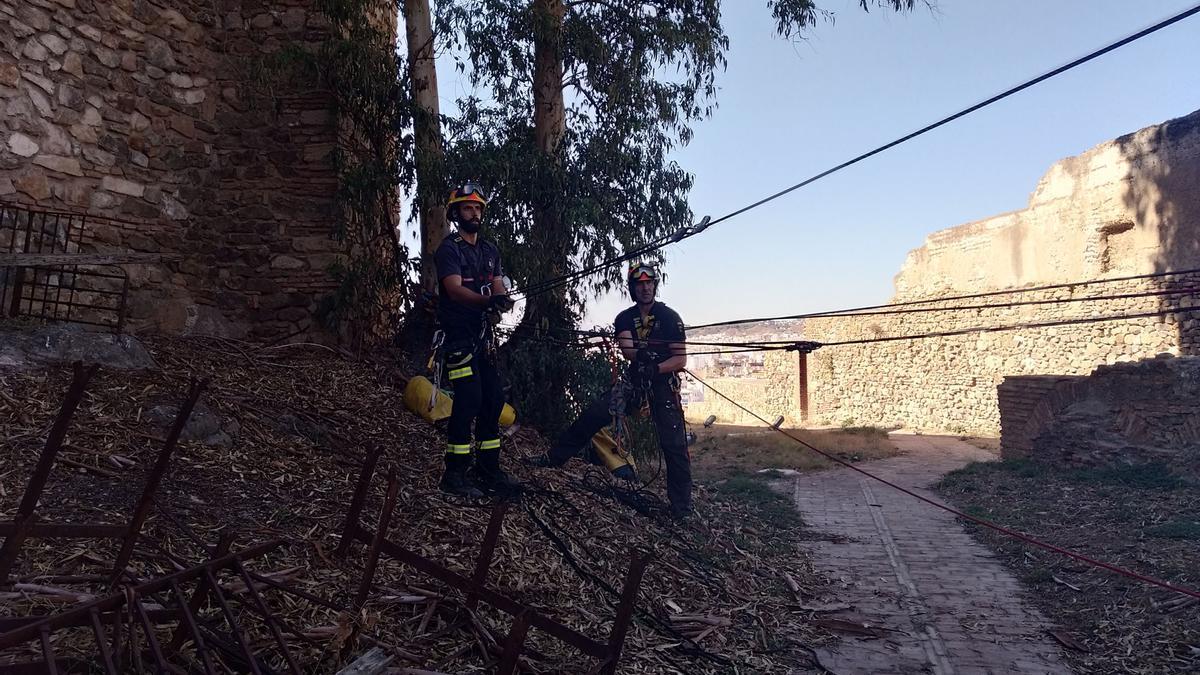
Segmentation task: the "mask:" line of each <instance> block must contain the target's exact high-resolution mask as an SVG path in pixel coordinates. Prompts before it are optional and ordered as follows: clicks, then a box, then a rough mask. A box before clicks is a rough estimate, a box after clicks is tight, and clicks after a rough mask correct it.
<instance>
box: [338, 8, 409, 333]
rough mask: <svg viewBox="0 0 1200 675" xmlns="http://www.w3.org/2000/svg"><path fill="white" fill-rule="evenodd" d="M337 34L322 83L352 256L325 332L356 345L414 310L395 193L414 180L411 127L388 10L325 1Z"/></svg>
mask: <svg viewBox="0 0 1200 675" xmlns="http://www.w3.org/2000/svg"><path fill="white" fill-rule="evenodd" d="M320 6H321V10H322V11H323V12H324V13H325V15H326V16H327V17H328V18H329V20H330V22H331V23H332V24H333V26H334V30H333V34H332V37H330V38H329V39H328V40H327V41H326V42H325V43H324V44H323V45H322V46H321V53H320V64H321V69H320V75H321V78H320V81H321V83H322V84H323V85H324V86H325V87H327V88H328V89H329V90H330V91H331V93H332V94H333V98H334V102H335V114H336V119H337V120H338V128H339V134H338V145H337V150H336V151H335V153H334V165H335V167H336V170H337V173H338V189H337V193H336V200H337V205H338V207H339V208H338V213H337V216H338V219H337V227H336V229H335V235H336V236H337V237H338V239H339V240H340V241H342V242H344V243H345V244H346V246H347V249H348V251H349V253H350V255H349V257H348V259H347V262H346V263H345V264H342V265H335V266H333V267H331V268H330V273H331V274H332V275H333V277H334V279H335V280H337V282H338V289H337V290H336V291H335V292H334V293H333V294H332V295H331V296H330V297H329V298H328V299H327V301H326V302H325V303H323V305H322V307H323V309H324V310H325V312H324V314H323V318H324V319H325V321H326V324H327V325H330V326H341V325H348V327H350V328H351V330H352V333H353V335H354V336H355V337H356V338H358V339H365V340H367V341H370V342H379V341H381V340H383V339H385V338H386V337H388V335H389V332H390V330H391V329H392V327H394V326H395V325H396V324H397V323H398V321H399V317H400V314H401V313H402V312H403V311H404V310H405V309H407V308H408V307H410V306H411V305H412V297H413V296H412V289H411V287H410V285H409V284H408V283H407V280H408V279H409V278H410V273H411V271H412V267H411V263H410V261H409V256H408V254H407V249H406V248H405V246H404V245H403V244H401V243H400V240H399V235H398V232H397V229H396V225H397V223H396V213H397V207H398V204H397V186H398V185H404V186H411V185H412V184H413V182H414V180H415V175H414V165H413V161H412V138H411V136H410V135H406V134H404V133H402V132H401V130H402V129H405V128H408V127H409V126H410V124H411V119H412V105H411V101H410V98H409V95H408V88H407V87H406V86H405V84H404V82H403V81H402V80H401V79H400V73H402V72H404V71H405V69H404V67H403V62H402V60H401V59H400V57H399V56H398V55H397V54H396V50H395V44H394V38H393V36H392V35H390V34H389V33H388V32H387V31H385V30H383V29H382V28H381V25H382V24H381V23H380V22H379V21H378V20H377V16H378V15H377V14H376V12H378V11H379V10H380V9H387V8H388V7H390V3H380V2H378V1H377V0H322V2H321V5H320Z"/></svg>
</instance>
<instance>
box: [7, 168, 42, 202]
mask: <svg viewBox="0 0 1200 675" xmlns="http://www.w3.org/2000/svg"><path fill="white" fill-rule="evenodd" d="M13 186H15V187H16V189H17V190H19V191H20V192H24V193H25V194H27V195H29V196H30V197H32V198H33V199H35V200H39V201H40V200H43V199H48V198H49V197H50V183H49V182H48V181H47V180H46V176H44V175H43V174H41V173H29V174H25V175H24V176H20V177H18V178H14V179H13Z"/></svg>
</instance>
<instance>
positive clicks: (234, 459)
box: [0, 338, 830, 673]
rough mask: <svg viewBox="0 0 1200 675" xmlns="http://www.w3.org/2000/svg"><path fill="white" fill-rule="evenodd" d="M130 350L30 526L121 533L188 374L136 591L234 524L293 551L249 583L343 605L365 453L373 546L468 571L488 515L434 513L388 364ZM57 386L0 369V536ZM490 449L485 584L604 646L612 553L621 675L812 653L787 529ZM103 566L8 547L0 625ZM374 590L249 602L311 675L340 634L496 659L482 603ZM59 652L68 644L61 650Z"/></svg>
mask: <svg viewBox="0 0 1200 675" xmlns="http://www.w3.org/2000/svg"><path fill="white" fill-rule="evenodd" d="M149 346H150V348H151V351H152V353H153V354H154V357H155V358H156V359H157V361H158V363H159V364H160V366H161V369H160V370H159V371H158V372H139V373H127V372H117V371H112V370H101V372H100V373H99V374H98V375H97V376H96V378H95V379H94V380H93V382H92V384H91V386H90V387H89V390H88V394H87V396H86V398H85V399H84V402H83V404H82V405H81V407H80V410H79V412H78V413H77V415H76V417H75V422H74V423H73V425H72V429H71V432H70V434H69V438H68V442H67V446H66V447H65V448H64V451H63V453H62V455H61V459H60V462H59V463H58V465H57V466H56V467H55V470H54V472H53V474H52V478H51V484H50V485H49V486H48V488H47V491H46V494H45V497H44V498H43V500H42V507H41V508H40V510H39V513H40V514H41V516H42V518H43V519H44V520H52V521H66V520H74V521H79V520H89V521H100V522H109V523H122V522H124V521H125V520H127V518H128V513H129V510H130V508H131V505H132V502H133V500H135V499H136V496H137V494H138V493H139V491H140V489H141V478H142V476H143V474H144V472H145V471H146V470H147V469H148V464H149V463H150V461H151V460H152V458H153V457H154V454H155V453H156V451H157V450H158V448H159V447H160V446H161V437H162V435H163V434H164V430H163V423H162V421H161V419H162V418H163V417H164V414H163V411H164V410H166V411H168V412H169V411H170V406H173V405H177V404H178V403H179V401H180V399H181V398H182V395H183V393H184V392H185V391H186V387H187V383H188V379H189V378H190V377H208V378H211V385H210V387H209V389H208V391H207V393H206V394H205V396H204V398H203V399H202V408H201V410H200V416H201V418H203V426H205V427H206V428H205V429H203V430H201V431H200V432H197V433H196V434H193V436H195V437H196V438H197V439H199V440H191V441H185V442H183V443H182V444H181V446H180V448H179V449H178V450H177V452H176V454H175V457H174V458H173V460H172V466H171V470H170V471H169V473H168V476H167V478H166V479H165V481H164V483H163V486H162V487H161V488H160V490H159V494H158V498H157V506H156V509H155V512H154V514H153V516H152V517H151V520H150V521H149V523H148V525H147V527H146V529H145V530H144V536H143V538H142V542H141V543H140V544H139V546H138V548H137V555H136V556H135V558H134V563H133V565H132V566H131V569H130V571H131V572H132V573H133V574H134V575H136V576H138V577H140V578H149V577H151V576H155V575H160V574H162V573H165V572H169V571H172V570H174V569H179V568H181V567H184V566H189V565H192V564H195V563H196V562H199V561H200V560H203V559H205V557H206V556H207V555H208V553H207V551H206V549H205V547H211V546H212V545H213V543H214V542H215V541H216V540H217V537H218V533H219V531H220V530H222V529H223V528H232V529H235V530H236V531H237V532H238V533H239V543H240V544H241V545H247V544H250V543H253V542H259V541H263V540H266V539H270V538H275V537H283V538H288V539H289V540H291V541H292V542H293V543H292V544H291V545H290V546H288V547H286V548H285V549H282V551H281V552H279V553H276V554H273V555H271V556H269V557H268V558H266V559H263V560H259V561H254V562H253V563H252V564H250V565H249V567H250V568H251V569H253V570H254V571H256V572H258V573H259V574H264V575H269V576H270V577H271V578H272V579H273V580H275V581H277V582H284V583H286V584H289V585H292V586H294V587H296V588H298V589H300V590H302V591H305V592H308V593H311V594H313V595H315V596H319V597H321V598H325V599H328V600H331V601H332V603H333V604H335V605H338V606H341V607H346V606H349V604H350V602H351V600H352V599H353V596H354V592H355V589H356V587H357V584H358V582H359V579H360V578H361V574H362V569H363V558H364V550H363V548H364V547H363V546H361V545H355V546H354V547H352V548H351V553H350V554H349V555H348V556H347V558H346V559H344V560H339V559H336V558H335V557H334V556H333V549H334V548H335V547H336V545H337V543H338V533H339V531H340V528H341V525H342V521H343V518H344V516H345V513H346V508H347V504H348V502H349V498H350V494H351V492H352V490H353V488H354V483H355V480H356V479H357V476H358V471H359V465H360V463H361V459H362V457H363V455H364V447H365V444H366V443H368V442H373V443H377V444H379V445H380V446H381V447H383V448H385V453H384V459H383V460H382V461H381V466H380V469H381V471H380V473H381V474H386V472H388V471H389V470H390V471H394V472H395V474H396V475H397V477H398V478H399V479H400V482H401V484H402V489H401V491H400V497H399V502H398V507H397V510H396V515H395V516H394V518H393V521H392V527H391V528H390V531H389V533H388V537H389V539H390V540H391V541H393V542H396V543H397V544H399V545H401V546H404V547H407V548H409V549H411V550H414V551H416V552H418V553H420V554H422V555H424V556H425V557H427V558H430V559H432V560H434V561H437V562H439V563H441V564H443V565H445V566H447V567H449V568H451V569H453V570H455V571H458V572H460V573H463V574H467V575H469V574H470V571H471V569H472V566H473V562H474V557H475V555H476V553H477V551H478V548H479V541H480V539H481V538H482V536H483V531H484V528H485V526H486V522H487V518H488V515H489V512H488V509H487V508H486V506H481V505H468V504H461V503H452V502H451V501H449V500H447V499H445V498H443V496H442V495H441V493H439V492H438V491H437V489H436V481H437V478H438V477H439V475H440V470H441V452H442V447H443V443H444V437H443V436H442V434H440V433H438V432H436V431H435V430H434V429H433V428H432V427H430V426H428V425H427V424H425V423H424V422H423V421H422V420H420V419H419V418H417V417H416V416H414V415H411V414H409V413H408V412H407V411H405V409H404V407H403V404H402V401H401V391H402V388H403V383H404V382H403V378H402V376H401V375H400V374H399V373H398V372H397V371H395V370H394V369H393V368H392V367H391V366H390V365H388V364H384V363H381V362H362V361H350V360H347V359H343V358H341V357H340V356H338V355H336V354H331V353H328V352H326V351H324V350H321V349H317V348H315V347H306V346H288V347H283V348H276V349H259V348H255V347H252V346H249V345H245V344H241V343H236V342H232V341H224V340H215V339H209V338H205V339H201V338H189V339H172V340H166V339H155V340H153V341H151V342H150V343H149ZM69 381H70V371H69V368H65V367H64V368H58V369H54V370H51V371H48V372H47V371H40V372H24V373H12V372H7V373H6V372H2V371H0V394H2V395H0V436H2V437H3V438H4V439H5V440H4V446H3V455H4V459H5V461H4V462H2V463H0V519H7V518H11V516H12V514H13V511H14V509H15V505H16V503H17V501H18V500H19V499H20V496H21V495H20V494H19V493H20V491H21V490H22V489H23V487H24V483H25V481H26V480H27V478H28V476H29V473H30V471H31V467H32V463H33V461H34V460H35V459H36V457H37V454H38V452H39V451H40V449H41V446H42V443H43V442H44V439H45V433H46V430H47V428H48V426H49V423H50V420H51V419H52V418H53V416H54V414H55V412H56V411H57V408H58V405H59V403H60V401H61V397H62V394H63V392H64V391H65V389H66V386H67V384H68V383H69ZM166 417H168V418H169V415H166ZM507 443H508V445H507V450H506V451H505V452H506V454H505V456H506V458H507V459H506V460H505V461H506V464H507V466H508V467H509V469H510V470H512V471H513V472H514V473H516V474H517V475H518V477H519V478H520V479H522V480H523V481H525V482H526V483H527V484H528V485H529V487H530V489H529V491H528V492H527V494H526V496H525V498H524V500H523V502H522V503H521V504H520V505H519V506H517V507H514V508H512V509H510V511H509V515H508V517H507V519H506V520H505V524H504V529H503V531H502V534H501V538H500V545H499V547H498V549H497V552H496V555H495V558H494V563H493V565H492V570H491V575H490V579H491V584H492V586H493V587H494V588H497V589H499V590H501V591H502V592H504V593H506V594H508V595H509V596H511V597H513V598H515V599H517V600H519V601H521V602H523V603H525V604H527V605H530V606H532V607H535V608H537V609H538V610H539V611H542V612H543V613H545V614H546V615H548V616H550V617H551V618H554V619H556V620H558V621H561V622H563V623H565V624H566V625H568V626H570V627H572V628H574V629H576V630H579V631H580V632H583V633H584V634H587V635H589V636H592V637H593V638H596V639H604V638H605V637H606V636H607V634H608V629H609V625H610V623H611V621H612V618H613V615H614V607H615V604H616V598H615V597H614V596H613V595H612V593H611V592H610V588H616V589H619V588H620V586H621V583H622V580H623V577H624V573H625V570H626V568H627V567H628V564H629V552H630V549H631V547H634V546H636V547H640V548H643V549H646V550H651V551H653V552H654V553H655V555H656V558H655V560H654V562H652V563H651V566H650V568H649V571H648V572H647V575H646V577H645V580H644V581H643V584H642V590H641V594H640V596H639V602H638V608H639V614H638V620H637V621H636V622H635V623H634V625H633V626H632V628H631V630H630V632H629V635H628V637H627V640H626V643H625V652H624V657H623V658H622V662H621V663H622V667H621V670H620V672H626V673H669V672H686V673H707V672H714V673H715V672H744V673H751V672H753V673H784V672H806V670H807V669H808V668H809V663H810V661H809V659H808V656H807V653H808V652H807V648H806V645H812V644H817V643H820V642H822V641H825V640H828V639H830V638H829V637H828V635H827V634H826V633H824V632H823V631H821V630H820V629H819V628H817V627H816V626H815V625H813V624H812V623H811V620H812V619H813V613H812V612H811V611H808V610H805V609H803V608H802V607H801V605H802V604H804V603H802V600H809V601H811V600H813V596H815V595H819V594H820V592H821V588H822V586H821V584H820V581H819V580H818V579H817V578H816V577H815V576H814V574H813V573H812V571H811V569H810V568H809V567H808V565H807V563H806V562H805V561H804V560H803V558H801V557H800V556H799V555H798V554H797V553H796V551H795V549H794V546H793V543H794V542H795V541H796V539H797V538H798V537H799V535H800V532H799V531H798V529H796V528H793V529H789V530H786V531H780V530H778V529H776V526H772V525H771V524H769V523H764V522H760V521H759V519H758V518H757V515H756V512H755V511H754V509H753V507H751V506H748V505H745V504H741V503H739V502H734V501H719V500H714V499H712V498H711V494H710V493H708V492H707V491H706V490H705V489H704V487H703V486H701V487H699V488H698V493H697V510H698V516H697V518H696V519H695V520H694V521H693V522H692V523H690V524H689V525H688V526H686V527H675V526H672V525H671V524H670V523H669V522H668V521H666V520H664V519H661V518H657V517H646V516H643V515H640V514H638V513H637V512H636V511H634V510H633V509H631V508H629V507H628V506H625V505H623V504H620V503H618V502H615V501H614V500H613V499H611V497H610V496H608V495H606V494H604V489H603V487H604V486H605V484H606V483H605V481H606V480H607V478H606V477H605V476H604V474H603V472H601V471H599V470H596V469H591V468H586V467H583V466H582V465H581V464H578V463H572V465H570V466H569V467H568V468H567V469H566V470H563V471H548V470H538V471H535V470H532V469H528V468H526V467H525V466H524V465H522V464H520V463H519V458H520V457H522V456H529V455H531V454H533V453H535V452H540V451H542V450H543V449H544V446H543V441H542V440H541V439H540V437H538V436H537V435H535V434H533V433H529V432H527V431H520V432H518V433H517V434H515V435H514V436H513V437H512V438H511V439H509V441H507ZM10 460H12V461H10ZM654 471H655V470H654V468H653V467H651V468H650V469H649V472H650V473H651V474H653V473H654ZM585 478H586V480H585ZM661 482H662V481H661V480H660V481H659V482H658V484H657V485H656V486H655V489H659V488H661ZM382 499H383V481H382V480H380V479H377V480H376V481H375V483H374V485H373V486H372V491H371V495H370V497H369V499H368V504H367V507H366V509H365V510H364V517H363V522H364V525H366V526H367V527H369V528H370V527H373V525H374V519H375V518H376V517H377V515H378V513H379V511H380V508H381V503H382ZM235 548H236V547H235ZM114 554H115V548H114V545H113V543H111V542H98V541H93V540H75V541H70V542H65V541H51V540H42V541H36V542H31V543H28V544H26V547H25V551H24V553H23V554H22V557H21V559H20V561H19V562H18V566H17V568H16V576H17V577H18V581H19V582H20V583H21V584H22V585H21V586H11V587H9V588H6V589H2V590H3V594H0V608H3V614H5V615H9V616H13V615H16V616H21V615H25V614H29V613H34V612H38V613H41V612H47V611H52V610H54V609H57V608H61V607H63V606H64V605H65V604H68V603H72V602H78V601H79V600H80V599H82V597H83V596H84V595H87V594H95V593H102V592H103V588H102V587H101V586H98V585H96V584H91V585H89V584H87V583H79V584H70V583H64V584H58V585H45V584H39V578H40V579H42V580H44V579H45V578H46V575H60V576H61V575H75V576H78V577H79V578H80V579H84V580H86V579H87V578H88V576H87V575H89V574H97V573H101V572H102V571H103V569H104V565H105V564H109V565H111V562H112V560H113V557H114ZM375 579H376V586H375V588H374V589H373V592H372V594H371V596H370V598H369V600H368V602H367V603H366V606H365V607H364V608H363V610H362V611H361V612H358V613H357V614H354V615H351V614H350V613H347V612H339V611H336V610H335V609H332V608H329V607H322V606H320V605H318V604H317V603H315V602H313V601H310V600H305V599H302V598H298V597H295V596H291V595H287V594H283V593H281V592H279V591H277V590H273V589H271V588H269V587H268V586H267V585H266V584H265V583H264V585H263V589H264V590H263V593H264V595H265V596H266V597H267V598H268V599H269V602H270V604H271V606H272V608H273V609H274V610H275V611H277V612H278V613H279V615H280V616H281V617H283V618H284V619H286V621H287V622H288V623H289V624H290V625H291V626H292V627H294V628H295V629H296V632H298V633H302V634H304V635H306V636H307V637H308V638H310V639H312V640H313V641H314V643H307V642H303V641H301V640H299V639H297V640H296V641H295V642H294V644H293V647H294V650H295V652H296V653H297V655H298V656H299V657H300V660H301V662H302V663H307V664H309V665H310V666H312V667H313V669H314V670H315V671H319V672H332V671H334V670H336V669H337V664H338V658H339V651H340V647H341V643H342V641H344V640H345V639H346V637H347V636H348V635H350V633H351V629H352V628H354V627H358V629H359V630H360V632H361V634H362V635H363V636H364V642H365V643H366V645H358V644H356V645H351V647H352V648H350V649H347V650H345V653H346V655H349V656H352V655H354V654H356V653H359V652H362V651H364V650H365V649H366V648H367V645H370V644H378V645H379V646H382V647H383V648H384V649H385V651H386V652H387V653H388V654H389V655H391V656H393V657H394V661H393V665H394V666H396V667H397V668H399V667H402V666H403V667H409V668H417V669H423V670H428V671H434V672H486V671H487V670H488V667H489V664H490V663H494V660H495V656H496V653H497V649H498V644H499V643H501V642H502V641H503V637H504V634H505V633H506V632H507V630H508V626H509V624H510V621H511V620H510V619H509V618H508V617H507V616H505V615H503V614H501V613H498V612H496V611H493V610H491V609H489V608H486V607H485V606H481V607H480V608H479V609H478V610H475V611H471V610H468V609H467V606H466V604H465V603H464V598H463V597H461V594H459V593H458V592H457V591H454V590H452V589H448V588H446V587H444V586H442V585H440V584H439V583H437V582H435V581H433V580H431V579H429V578H424V577H422V576H421V575H420V574H418V573H417V572H415V571H414V570H412V569H409V568H406V567H404V566H402V565H401V564H399V563H397V562H394V561H390V560H388V559H387V558H386V557H384V558H383V559H381V562H380V569H379V572H378V573H377V575H376V577H375ZM226 581H228V582H229V586H228V587H229V590H230V591H231V592H235V593H236V592H239V591H241V592H244V591H245V584H244V583H243V582H237V581H234V579H233V577H232V576H230V577H227V578H226ZM239 584H240V586H239ZM247 623H249V621H247ZM60 639H61V641H62V643H63V644H60V645H56V649H59V650H62V649H68V648H69V647H70V639H71V637H70V635H69V634H66V633H65V634H63V636H62V637H61V638H60ZM255 639H256V640H266V635H265V633H264V634H262V635H258V634H256V635H255ZM264 644H265V642H264ZM527 645H528V647H529V650H528V651H527V652H526V656H525V657H524V659H523V661H522V665H523V667H524V670H525V671H526V672H533V673H556V672H563V673H566V672H570V673H579V672H587V671H588V670H589V669H591V668H593V667H594V666H595V664H594V663H590V662H588V660H587V659H585V658H584V657H582V656H581V655H579V654H578V653H576V652H573V651H572V650H571V648H569V647H566V646H564V645H562V644H561V643H557V642H555V641H553V640H551V639H550V638H548V637H547V636H545V635H542V634H540V633H539V632H538V631H536V630H535V631H532V632H531V634H530V639H529V642H528V643H527ZM398 672H402V670H401V671H398Z"/></svg>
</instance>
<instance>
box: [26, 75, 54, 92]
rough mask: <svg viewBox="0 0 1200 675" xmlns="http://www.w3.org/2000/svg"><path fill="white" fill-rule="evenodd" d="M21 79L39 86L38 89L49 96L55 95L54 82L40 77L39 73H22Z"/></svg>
mask: <svg viewBox="0 0 1200 675" xmlns="http://www.w3.org/2000/svg"><path fill="white" fill-rule="evenodd" d="M21 77H23V78H25V79H26V80H29V81H30V82H32V83H34V84H36V85H37V86H38V89H41V90H42V91H44V92H46V93H47V94H53V93H54V81H53V80H51V79H49V78H47V77H42V76H41V75H38V74H37V73H34V72H31V71H28V70H27V71H25V72H23V73H21Z"/></svg>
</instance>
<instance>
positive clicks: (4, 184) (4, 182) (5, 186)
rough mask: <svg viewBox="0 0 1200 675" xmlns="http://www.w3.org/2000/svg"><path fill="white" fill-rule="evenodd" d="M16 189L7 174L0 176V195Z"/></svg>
mask: <svg viewBox="0 0 1200 675" xmlns="http://www.w3.org/2000/svg"><path fill="white" fill-rule="evenodd" d="M16 191H17V188H16V186H15V185H13V182H12V179H11V178H9V177H8V176H0V195H11V194H13V193H14V192H16Z"/></svg>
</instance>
